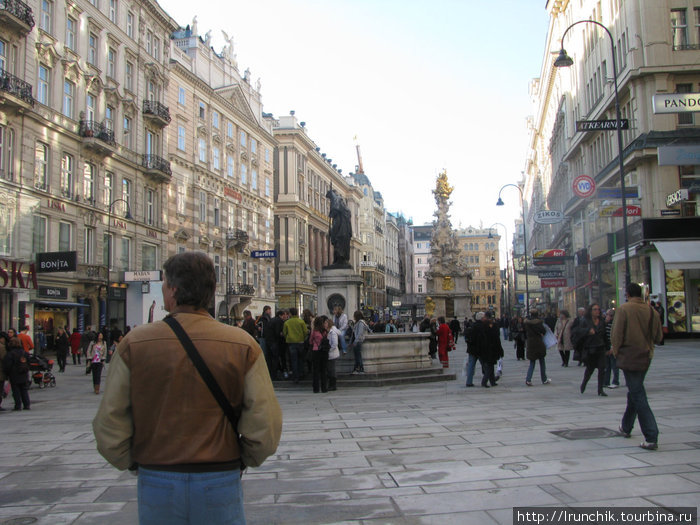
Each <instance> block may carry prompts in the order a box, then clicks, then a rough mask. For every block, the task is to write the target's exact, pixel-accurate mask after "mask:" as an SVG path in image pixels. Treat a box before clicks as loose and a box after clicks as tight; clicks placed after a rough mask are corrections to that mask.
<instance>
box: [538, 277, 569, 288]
mask: <svg viewBox="0 0 700 525" xmlns="http://www.w3.org/2000/svg"><path fill="white" fill-rule="evenodd" d="M540 286H541V287H542V288H565V287H566V286H567V282H566V278H565V277H562V278H557V279H540Z"/></svg>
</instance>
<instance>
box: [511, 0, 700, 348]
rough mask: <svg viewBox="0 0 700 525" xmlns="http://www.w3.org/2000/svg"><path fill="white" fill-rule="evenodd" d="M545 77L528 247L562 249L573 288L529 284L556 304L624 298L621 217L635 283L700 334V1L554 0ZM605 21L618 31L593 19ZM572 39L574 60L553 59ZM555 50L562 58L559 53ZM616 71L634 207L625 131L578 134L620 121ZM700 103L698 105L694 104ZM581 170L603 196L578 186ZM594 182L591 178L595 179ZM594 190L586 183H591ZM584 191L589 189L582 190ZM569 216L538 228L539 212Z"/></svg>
mask: <svg viewBox="0 0 700 525" xmlns="http://www.w3.org/2000/svg"><path fill="white" fill-rule="evenodd" d="M546 9H547V11H548V13H549V15H550V24H549V30H548V34H547V39H546V48H545V53H544V60H543V63H542V69H541V74H540V77H539V78H538V79H535V80H534V81H533V82H532V84H531V88H530V93H531V96H532V100H533V107H534V113H533V116H532V117H531V119H530V122H529V125H530V130H531V138H530V142H529V154H528V157H527V160H526V164H525V182H524V194H525V200H526V201H527V202H528V203H529V207H528V208H529V209H528V213H527V217H526V226H527V230H528V232H531V234H532V235H531V236H530V238H529V239H528V248H531V250H530V252H531V253H536V252H537V251H538V250H550V249H560V250H564V253H565V254H566V258H567V259H569V260H564V261H562V262H563V263H564V264H562V265H561V266H559V268H560V269H561V270H562V275H563V276H564V277H565V278H566V279H567V281H568V282H567V286H565V287H559V288H554V289H549V288H540V289H535V290H534V294H533V293H532V292H533V290H531V297H535V298H539V299H540V300H541V302H542V303H543V304H545V305H547V307H550V308H554V307H559V308H563V307H566V308H568V309H569V310H570V311H574V310H575V309H576V307H577V306H585V305H586V304H588V303H590V302H593V301H595V302H599V303H600V304H601V305H602V306H603V307H604V308H607V307H614V306H615V305H617V304H620V302H622V301H624V283H625V279H626V275H625V255H624V251H625V250H624V247H625V244H624V238H625V236H624V228H623V221H622V214H623V213H624V214H625V215H626V216H627V219H628V227H627V233H628V235H627V237H628V244H627V247H628V252H629V266H630V275H629V278H630V280H632V281H634V282H638V283H641V284H642V285H643V287H644V288H645V291H646V292H647V293H648V294H650V295H651V296H652V297H653V298H655V299H657V300H659V301H661V302H662V304H663V306H664V308H665V309H666V310H667V316H666V319H664V323H665V325H666V326H667V328H668V330H669V331H670V332H672V333H674V332H678V333H683V334H688V333H691V332H698V331H700V316H699V314H700V286H699V285H698V282H700V281H699V278H700V274H698V271H700V270H699V268H700V243H699V242H698V241H699V240H700V235H699V234H698V231H700V228H699V226H700V224H698V220H699V219H698V216H697V202H698V189H700V163H698V161H697V159H698V153H699V152H698V146H697V144H698V139H700V131H699V130H698V120H697V119H698V117H697V114H696V113H695V111H694V109H693V107H692V106H693V103H692V102H689V101H697V99H698V97H699V96H700V95H699V94H698V93H700V68H699V67H698V64H699V63H700V61H699V58H700V33H699V32H698V21H700V5H698V4H697V2H693V1H689V0H680V1H670V0H660V1H658V2H630V1H625V0H600V1H593V0H584V1H581V2H569V1H562V0H549V1H548V2H547V5H546ZM582 20H588V21H595V22H597V23H599V24H601V25H602V26H604V27H605V28H607V30H609V32H610V35H611V36H612V42H611V39H610V38H609V37H608V34H607V33H606V31H604V30H603V29H602V28H601V27H598V26H596V24H593V23H590V22H587V23H580V24H576V25H575V26H574V27H571V29H570V30H568V33H567V35H566V39H565V40H564V42H563V43H562V42H561V38H562V36H563V35H564V32H565V31H567V28H569V27H570V26H571V25H572V24H574V23H576V22H578V21H582ZM562 45H563V47H564V48H565V49H566V51H567V53H568V55H569V56H570V57H572V59H573V66H572V67H570V68H567V69H559V68H556V67H554V60H555V58H556V51H557V50H559V48H560V47H561V46H562ZM550 51H551V52H553V53H554V54H552V53H550ZM615 76H616V77H617V85H618V93H619V102H620V108H621V117H622V119H625V120H627V121H628V123H629V126H628V127H627V128H625V129H624V131H622V142H623V144H622V148H623V152H622V159H623V164H624V180H625V185H626V187H627V201H628V202H627V209H625V210H623V209H622V204H621V184H620V181H621V174H620V171H619V157H618V144H617V136H616V132H615V131H610V130H605V129H603V130H600V129H599V130H592V131H590V130H589V131H585V132H581V131H577V129H580V126H579V128H577V122H580V121H600V120H607V121H611V120H615V119H616V113H615V91H614V87H615V84H614V82H612V81H613V80H614V78H615ZM695 109H697V104H695ZM581 176H587V177H590V179H592V180H593V181H594V184H595V187H596V192H595V193H593V194H591V195H585V192H581V191H579V192H578V195H577V194H576V193H575V192H574V185H575V184H578V183H579V181H581V179H580V177H581ZM586 184H587V183H586ZM584 186H585V184H584ZM582 187H583V186H582ZM544 209H549V210H559V211H562V212H563V213H564V215H565V216H566V217H567V220H565V221H563V222H560V223H557V224H538V223H537V222H535V220H534V218H535V217H536V214H537V212H539V211H541V210H544Z"/></svg>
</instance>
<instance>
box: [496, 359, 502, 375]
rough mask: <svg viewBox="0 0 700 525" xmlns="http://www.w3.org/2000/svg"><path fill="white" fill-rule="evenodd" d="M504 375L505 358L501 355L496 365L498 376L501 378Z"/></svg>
mask: <svg viewBox="0 0 700 525" xmlns="http://www.w3.org/2000/svg"><path fill="white" fill-rule="evenodd" d="M502 375H503V358H502V357H501V358H500V359H499V360H498V364H497V365H496V378H499V377H501V376H502Z"/></svg>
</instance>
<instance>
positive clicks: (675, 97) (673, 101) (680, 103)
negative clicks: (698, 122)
mask: <svg viewBox="0 0 700 525" xmlns="http://www.w3.org/2000/svg"><path fill="white" fill-rule="evenodd" d="M651 105H652V108H653V110H654V113H656V114H659V113H693V112H696V111H700V93H657V94H656V95H654V96H653V97H652V99H651Z"/></svg>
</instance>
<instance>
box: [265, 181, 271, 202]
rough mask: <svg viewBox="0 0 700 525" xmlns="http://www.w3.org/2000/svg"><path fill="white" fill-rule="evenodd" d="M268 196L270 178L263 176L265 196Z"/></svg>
mask: <svg viewBox="0 0 700 525" xmlns="http://www.w3.org/2000/svg"><path fill="white" fill-rule="evenodd" d="M269 196H270V179H268V178H267V177H266V178H265V197H269Z"/></svg>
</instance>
